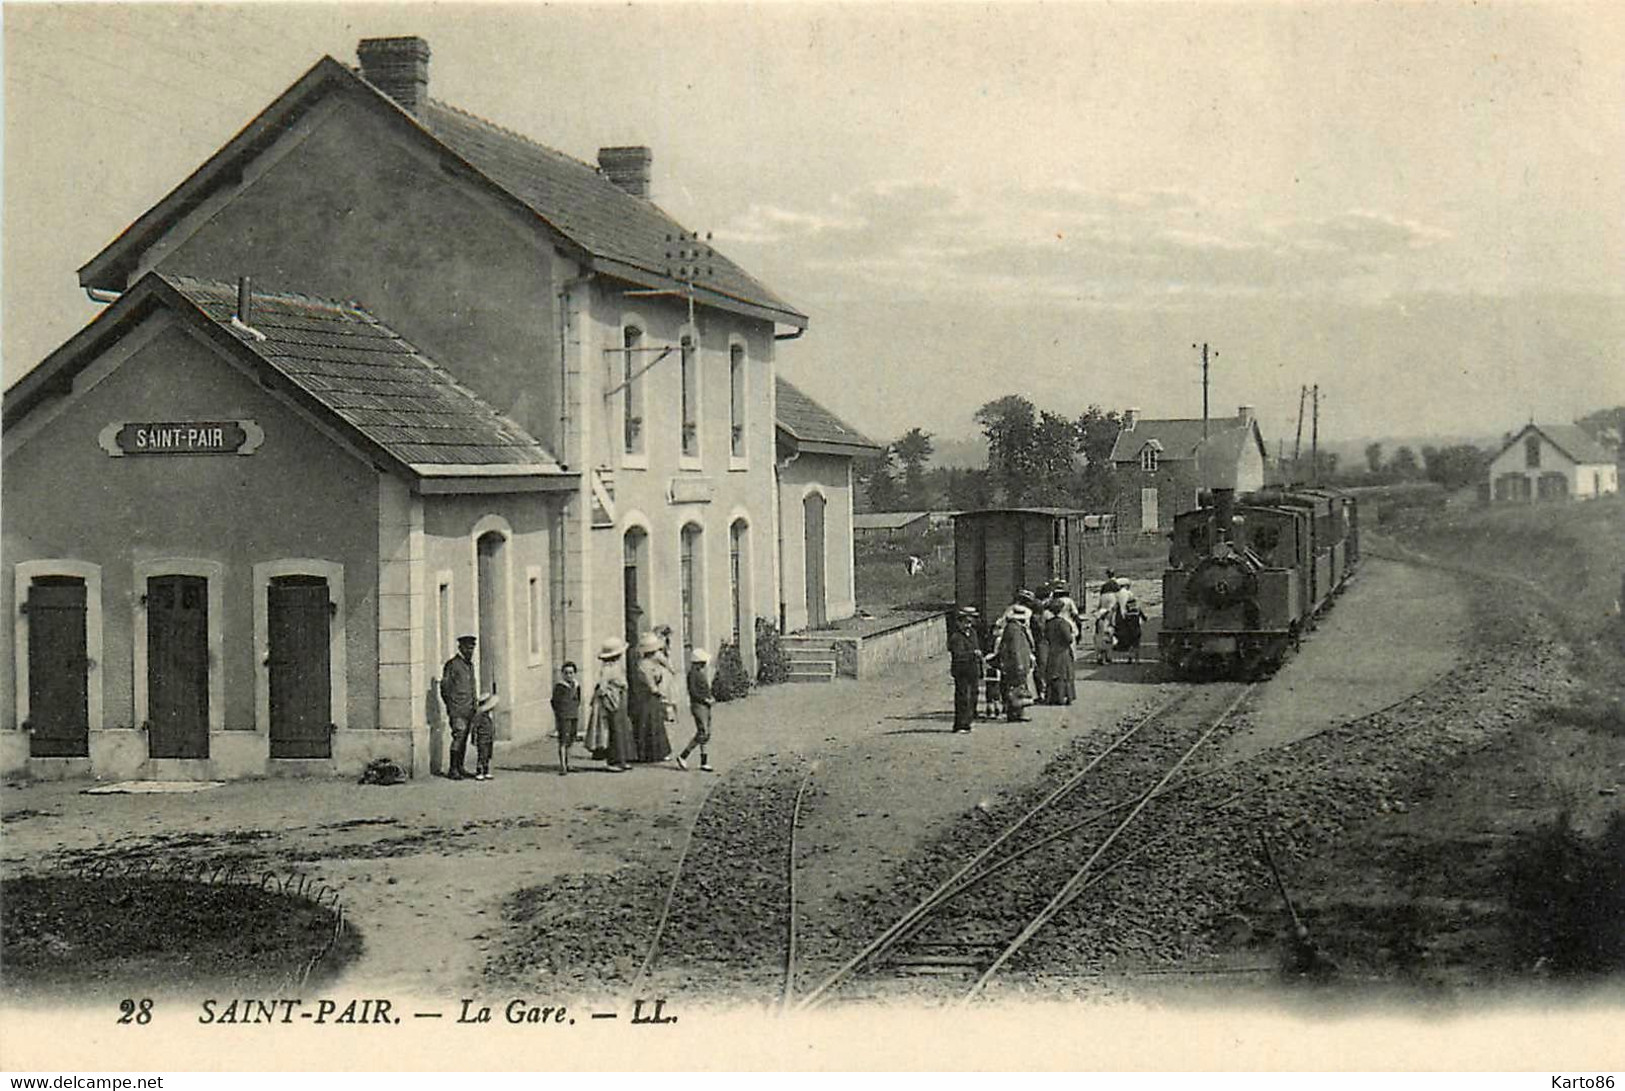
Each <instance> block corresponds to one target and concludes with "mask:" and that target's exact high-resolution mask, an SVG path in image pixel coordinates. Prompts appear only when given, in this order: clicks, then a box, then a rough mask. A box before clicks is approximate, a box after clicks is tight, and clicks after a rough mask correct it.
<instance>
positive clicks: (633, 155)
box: [598, 145, 655, 199]
mask: <svg viewBox="0 0 1625 1091" xmlns="http://www.w3.org/2000/svg"><path fill="white" fill-rule="evenodd" d="M654 158H655V157H654V154H653V153H652V152H650V151H649V149H648V148H645V147H643V146H641V145H635V146H629V147H619V148H599V149H598V169H599V170H601V171H603V172H604V176H605V177H607V178H608V179H609V180H610V181H611V182H614V183H615V184H616V185H617V186H619V187H621V188H622V189H624V190H625V191H626V192H628V193H630V194H631V195H632V196H634V197H642V198H644V199H647V198H648V196H649V175H650V173H651V170H652V168H653V167H654Z"/></svg>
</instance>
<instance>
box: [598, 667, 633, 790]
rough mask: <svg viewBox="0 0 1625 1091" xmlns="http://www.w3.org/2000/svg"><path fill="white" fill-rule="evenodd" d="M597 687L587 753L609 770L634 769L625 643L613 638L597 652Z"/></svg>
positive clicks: (619, 771)
mask: <svg viewBox="0 0 1625 1091" xmlns="http://www.w3.org/2000/svg"><path fill="white" fill-rule="evenodd" d="M598 664H599V665H598V683H597V685H595V686H593V689H592V707H591V709H590V710H589V711H588V713H587V738H586V746H587V749H588V750H590V751H591V752H592V756H593V757H595V758H598V759H599V760H601V761H603V762H604V763H605V764H606V765H608V766H609V768H610V770H611V771H613V772H616V773H624V772H626V771H627V770H628V769H630V768H631V767H632V757H633V745H632V721H631V720H630V719H629V718H628V716H627V711H626V710H627V684H626V641H624V640H622V639H621V638H620V637H618V636H612V637H610V638H609V639H608V640H606V641H604V643H603V645H602V647H600V648H599V649H598Z"/></svg>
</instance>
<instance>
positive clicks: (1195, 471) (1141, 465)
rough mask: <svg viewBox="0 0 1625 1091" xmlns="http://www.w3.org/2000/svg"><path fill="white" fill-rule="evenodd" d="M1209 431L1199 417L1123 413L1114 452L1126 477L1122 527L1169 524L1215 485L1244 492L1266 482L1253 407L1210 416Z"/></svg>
mask: <svg viewBox="0 0 1625 1091" xmlns="http://www.w3.org/2000/svg"><path fill="white" fill-rule="evenodd" d="M1205 433H1206V436H1205V438H1204V424H1203V421H1202V420H1201V419H1199V418H1198V419H1195V420H1184V419H1175V420H1144V419H1142V418H1141V417H1140V411H1139V410H1138V409H1130V410H1127V411H1126V412H1125V413H1124V414H1123V426H1122V429H1121V431H1119V432H1118V434H1117V441H1116V442H1115V443H1114V444H1113V445H1112V452H1111V460H1112V464H1113V468H1114V469H1115V471H1116V473H1117V474H1118V478H1119V480H1120V481H1121V482H1122V489H1121V493H1120V499H1119V501H1118V510H1117V511H1116V513H1115V514H1116V515H1117V526H1118V527H1119V528H1120V529H1122V530H1124V531H1135V530H1139V531H1145V532H1151V531H1158V530H1163V529H1166V528H1168V527H1170V526H1172V525H1173V520H1174V516H1175V515H1177V514H1179V513H1180V512H1182V511H1189V510H1190V509H1192V508H1194V507H1196V506H1197V503H1196V496H1197V493H1199V492H1200V491H1201V490H1202V489H1204V488H1212V487H1214V486H1215V485H1216V484H1217V485H1220V486H1221V487H1231V488H1234V489H1236V490H1237V491H1239V492H1251V491H1254V490H1256V489H1259V488H1262V487H1263V485H1264V462H1265V457H1266V452H1265V449H1264V437H1263V436H1262V435H1261V434H1260V433H1259V430H1258V421H1257V420H1255V419H1254V417H1253V407H1252V406H1250V405H1244V406H1241V407H1240V409H1239V410H1238V411H1237V413H1236V415H1235V416H1234V417H1215V418H1210V419H1209V420H1208V421H1207V422H1206V427H1205ZM1204 448H1205V449H1204ZM1199 455H1200V456H1201V459H1200V462H1201V465H1200V466H1199V465H1198V456H1199Z"/></svg>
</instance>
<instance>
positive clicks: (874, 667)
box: [834, 614, 948, 678]
mask: <svg viewBox="0 0 1625 1091" xmlns="http://www.w3.org/2000/svg"><path fill="white" fill-rule="evenodd" d="M834 643H835V664H836V670H837V673H839V674H842V675H844V676H846V677H848V678H873V677H874V676H875V675H876V674H879V673H881V672H882V671H884V670H886V669H887V668H888V667H892V666H895V665H896V664H898V663H920V662H923V661H924V660H927V659H930V658H931V657H932V656H937V655H942V654H944V653H945V652H946V651H947V650H948V626H947V625H946V623H944V622H943V620H942V615H941V614H930V615H928V616H926V617H922V618H918V619H916V620H913V621H908V622H905V623H903V624H902V625H899V626H898V627H897V628H895V629H885V630H882V631H881V632H878V633H870V634H868V635H867V636H863V637H837V638H835V640H834Z"/></svg>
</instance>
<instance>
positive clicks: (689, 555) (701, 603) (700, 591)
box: [677, 523, 705, 663]
mask: <svg viewBox="0 0 1625 1091" xmlns="http://www.w3.org/2000/svg"><path fill="white" fill-rule="evenodd" d="M702 533H703V532H702V531H701V528H700V526H699V524H697V523H689V524H687V525H686V526H684V527H683V532H682V536H681V540H680V542H679V545H678V554H677V573H678V578H677V585H678V592H679V594H680V595H681V598H682V614H683V623H682V633H681V634H680V635H681V637H682V642H683V662H684V663H687V662H688V659H689V654H690V653H691V652H693V651H694V649H695V648H696V647H704V646H705V632H704V628H705V573H704V566H705V557H704V553H703V550H702V546H701V542H702V541H703V538H702Z"/></svg>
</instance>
